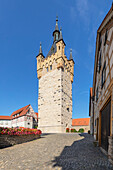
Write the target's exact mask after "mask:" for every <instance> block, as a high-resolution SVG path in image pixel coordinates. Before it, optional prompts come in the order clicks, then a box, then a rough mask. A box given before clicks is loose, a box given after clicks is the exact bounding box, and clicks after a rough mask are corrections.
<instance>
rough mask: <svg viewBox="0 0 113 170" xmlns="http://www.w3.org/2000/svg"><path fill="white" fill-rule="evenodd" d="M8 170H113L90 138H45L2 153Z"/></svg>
mask: <svg viewBox="0 0 113 170" xmlns="http://www.w3.org/2000/svg"><path fill="white" fill-rule="evenodd" d="M0 169H4V170H10V169H11V170H15V169H16V170H18V169H21V170H25V169H26V170H34V169H36V170H46V169H47V170H51V169H54V170H61V169H62V170H113V166H112V165H111V163H110V162H109V161H108V158H107V156H105V155H104V154H103V153H102V152H101V150H100V148H99V147H94V145H93V137H92V136H91V135H89V134H82V135H79V134H43V135H42V138H40V139H37V140H34V141H31V142H27V143H23V144H19V145H15V146H12V147H8V148H4V149H0Z"/></svg>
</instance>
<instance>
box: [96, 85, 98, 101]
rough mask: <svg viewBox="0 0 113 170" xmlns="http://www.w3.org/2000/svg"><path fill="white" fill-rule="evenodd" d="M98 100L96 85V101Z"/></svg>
mask: <svg viewBox="0 0 113 170" xmlns="http://www.w3.org/2000/svg"><path fill="white" fill-rule="evenodd" d="M97 100H98V87H97V90H96V101H97Z"/></svg>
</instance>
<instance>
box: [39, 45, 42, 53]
mask: <svg viewBox="0 0 113 170" xmlns="http://www.w3.org/2000/svg"><path fill="white" fill-rule="evenodd" d="M39 54H42V44H41V42H40V49H39Z"/></svg>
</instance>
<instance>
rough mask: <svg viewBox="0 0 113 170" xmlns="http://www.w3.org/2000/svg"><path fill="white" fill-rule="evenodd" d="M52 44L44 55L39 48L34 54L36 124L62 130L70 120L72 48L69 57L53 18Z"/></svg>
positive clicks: (69, 125)
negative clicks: (35, 69)
mask: <svg viewBox="0 0 113 170" xmlns="http://www.w3.org/2000/svg"><path fill="white" fill-rule="evenodd" d="M53 37H54V41H53V45H52V47H51V49H50V51H49V53H48V55H47V56H46V57H44V55H43V53H42V47H41V44H40V50H39V54H38V56H36V58H37V77H38V79H39V89H38V90H39V91H38V114H39V119H38V121H39V122H38V127H39V129H41V130H42V132H43V133H64V132H66V128H70V127H71V124H72V83H73V76H74V61H73V57H72V51H71V52H70V57H69V60H68V59H67V57H66V55H65V53H64V49H65V43H64V40H63V38H62V31H61V30H60V31H59V29H58V19H56V26H55V31H54V32H53Z"/></svg>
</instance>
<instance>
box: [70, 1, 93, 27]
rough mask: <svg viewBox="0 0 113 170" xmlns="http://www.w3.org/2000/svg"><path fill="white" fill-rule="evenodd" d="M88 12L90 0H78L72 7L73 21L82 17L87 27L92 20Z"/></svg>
mask: <svg viewBox="0 0 113 170" xmlns="http://www.w3.org/2000/svg"><path fill="white" fill-rule="evenodd" d="M88 12H89V3H88V0H76V1H75V5H74V6H71V7H70V16H71V19H72V21H77V20H78V19H79V18H80V19H81V20H82V21H83V23H84V24H85V26H87V28H88V25H89V22H90V18H89V15H88Z"/></svg>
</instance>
